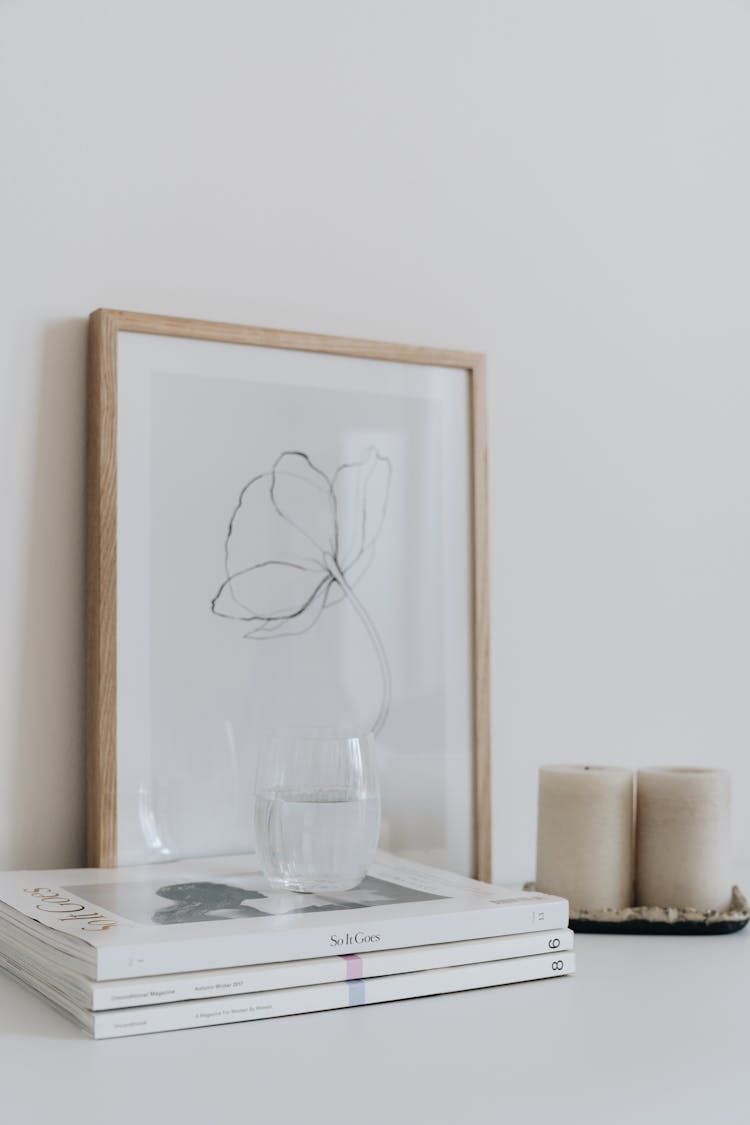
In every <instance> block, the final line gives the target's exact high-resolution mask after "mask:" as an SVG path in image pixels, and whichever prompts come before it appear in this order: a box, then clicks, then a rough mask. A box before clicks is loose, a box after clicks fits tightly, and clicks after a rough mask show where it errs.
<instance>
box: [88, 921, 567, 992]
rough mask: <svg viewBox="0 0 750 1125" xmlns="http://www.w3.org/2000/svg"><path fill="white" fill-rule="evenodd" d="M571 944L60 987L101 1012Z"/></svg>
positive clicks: (345, 959) (448, 947) (514, 945)
mask: <svg viewBox="0 0 750 1125" xmlns="http://www.w3.org/2000/svg"><path fill="white" fill-rule="evenodd" d="M572 948H573V932H572V930H541V931H539V933H535V934H534V933H532V934H517V935H506V936H505V937H500V938H495V939H493V938H483V939H481V940H479V941H461V942H450V943H447V944H440V945H434V946H424V945H422V946H413V947H412V948H409V949H394V950H383V951H382V952H378V953H362V954H355V953H351V954H345V955H343V956H341V955H339V956H333V957H322V958H315V959H312V960H303V961H291V962H286V963H284V964H273V965H257V966H240V967H238V968H233V969H222V970H216V971H208V972H194V973H187V974H180V973H171V974H166V975H164V976H158V977H145V978H142V979H140V980H138V979H134V980H129V981H117V982H115V983H110V982H108V981H103V982H99V983H96V982H93V981H87V980H84V979H81V978H78V979H77V980H75V981H73V980H69V983H68V984H67V985H66V987H67V988H68V989H69V990H71V992H72V990H73V989H74V990H75V997H76V999H77V1000H79V1001H81V1002H83V1003H84V1005H85V1006H86V1007H87V1008H89V1009H91V1010H92V1011H107V1010H109V1009H111V1008H134V1007H142V1006H144V1005H147V1004H171V1003H179V1002H180V1001H183V1000H203V999H207V998H214V997H219V996H237V995H242V994H243V993H247V992H266V991H269V990H272V989H277V988H294V987H301V986H303V985H315V984H326V983H335V982H338V981H346V980H353V979H358V978H369V977H376V976H391V975H394V974H396V973H407V972H419V971H423V970H428V969H437V968H448V967H450V966H454V965H466V964H478V963H480V962H486V961H498V960H506V959H508V958H510V957H531V956H534V955H537V954H542V953H550V952H554V951H556V950H559V951H560V952H565V951H566V950H569V949H572Z"/></svg>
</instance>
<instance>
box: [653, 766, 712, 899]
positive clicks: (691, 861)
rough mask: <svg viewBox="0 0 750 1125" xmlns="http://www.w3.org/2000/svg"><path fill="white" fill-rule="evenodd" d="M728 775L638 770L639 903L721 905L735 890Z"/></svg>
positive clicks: (695, 770) (684, 770) (705, 771)
mask: <svg viewBox="0 0 750 1125" xmlns="http://www.w3.org/2000/svg"><path fill="white" fill-rule="evenodd" d="M729 789H730V784H729V774H728V773H727V771H726V770H713V769H646V770H639V771H638V782H637V798H636V825H637V827H636V840H637V860H636V902H637V903H638V904H639V905H641V906H677V907H683V908H687V907H694V908H695V909H697V910H723V909H724V908H725V907H726V906H727V905H728V904H729V900H730V898H731V893H732V881H731V871H730V865H731V851H732V848H731V832H730V817H729V797H730V794H729Z"/></svg>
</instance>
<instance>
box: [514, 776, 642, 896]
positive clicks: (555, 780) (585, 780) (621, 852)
mask: <svg viewBox="0 0 750 1125" xmlns="http://www.w3.org/2000/svg"><path fill="white" fill-rule="evenodd" d="M536 885H537V889H538V890H540V891H546V892H548V893H550V894H558V895H562V896H563V897H564V898H567V899H568V901H569V902H570V904H571V907H573V908H575V909H579V910H580V909H589V910H598V909H606V908H611V909H614V910H620V909H622V908H623V907H625V906H630V905H631V904H632V901H633V773H632V771H631V770H626V769H619V768H617V767H615V766H544V767H542V769H540V771H539V818H538V821H537V859H536Z"/></svg>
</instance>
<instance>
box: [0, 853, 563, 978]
mask: <svg viewBox="0 0 750 1125" xmlns="http://www.w3.org/2000/svg"><path fill="white" fill-rule="evenodd" d="M0 919H5V922H6V925H10V926H12V927H13V928H14V930H15V931H16V932H17V931H18V929H19V928H20V929H21V930H22V931H24V932H25V933H26V934H27V935H28V936H29V937H31V938H32V939H34V940H35V941H37V942H39V943H42V945H44V946H47V947H48V948H49V950H50V951H55V952H56V953H57V954H59V957H58V958H57V960H58V963H61V964H64V965H67V966H68V967H69V968H71V969H76V970H78V971H83V972H85V973H86V975H88V976H90V977H92V978H93V979H96V980H111V979H115V978H129V977H136V976H145V975H150V974H159V973H176V972H190V971H194V970H199V969H203V970H205V969H216V968H228V967H230V966H233V965H253V964H263V963H267V962H274V961H288V960H297V959H300V958H310V957H324V956H332V955H336V954H339V955H340V954H347V953H361V952H372V951H375V950H382V949H394V948H398V947H400V946H404V947H406V946H413V945H430V944H435V943H438V942H450V941H461V940H466V939H471V938H483V937H497V936H500V935H503V934H512V933H529V932H533V931H537V930H550V929H559V928H564V927H565V926H567V923H568V904H567V902H566V901H565V900H564V899H560V898H556V897H554V896H549V895H543V894H539V893H530V892H519V891H513V890H505V889H503V888H502V887H496V886H492V885H490V884H486V883H479V882H477V881H475V880H472V879H466V878H464V877H463V876H459V875H454V874H452V873H449V872H444V871H438V870H435V869H433V868H430V867H425V866H423V865H421V864H416V863H412V862H410V861H407V860H401V859H398V858H396V857H392V856H388V855H385V854H382V853H380V854H379V855H378V859H377V862H376V863H375V864H373V866H372V867H371V869H370V873H369V874H368V876H367V878H365V880H364V881H363V882H362V883H361V884H360V885H359V886H358V887H356V888H354V889H353V890H350V891H345V892H342V893H335V894H325V895H320V894H315V895H311V894H305V895H302V894H298V893H295V892H283V891H282V892H279V891H275V890H272V889H271V888H270V887H269V886H268V884H267V882H266V880H265V879H264V877H263V875H262V873H261V871H260V869H259V866H258V863H257V859H256V857H255V856H234V857H218V858H217V857H213V858H211V859H202V860H185V861H180V862H178V863H169V864H161V865H148V866H144V867H135V868H116V869H105V868H89V869H78V870H75V869H74V870H69V871H47V872H6V873H3V874H0Z"/></svg>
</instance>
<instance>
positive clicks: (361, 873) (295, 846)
mask: <svg viewBox="0 0 750 1125" xmlns="http://www.w3.org/2000/svg"><path fill="white" fill-rule="evenodd" d="M255 834H256V847H257V849H258V856H259V859H260V863H261V867H262V868H263V873H264V874H265V876H266V878H267V879H268V881H269V883H270V884H271V885H272V886H273V887H277V888H284V889H285V890H292V891H307V892H312V893H314V892H318V893H320V892H324V891H329V892H330V891H346V890H350V889H351V888H352V887H356V886H358V884H359V883H361V882H362V880H363V879H364V877H365V874H366V872H367V867H368V865H369V863H370V862H371V860H372V857H373V855H374V852H375V849H376V847H377V843H378V836H379V834H380V788H379V785H378V775H377V768H376V763H375V744H374V738H373V736H372V735H371V734H343V735H342V734H338V733H329V732H319V731H316V732H309V731H304V732H299V733H292V732H284V733H283V734H274V735H273V736H271V737H270V738H268V739H267V740H266V742H265V744H264V745H263V747H262V748H261V752H260V756H259V760H258V772H257V779H256V788H255Z"/></svg>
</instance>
